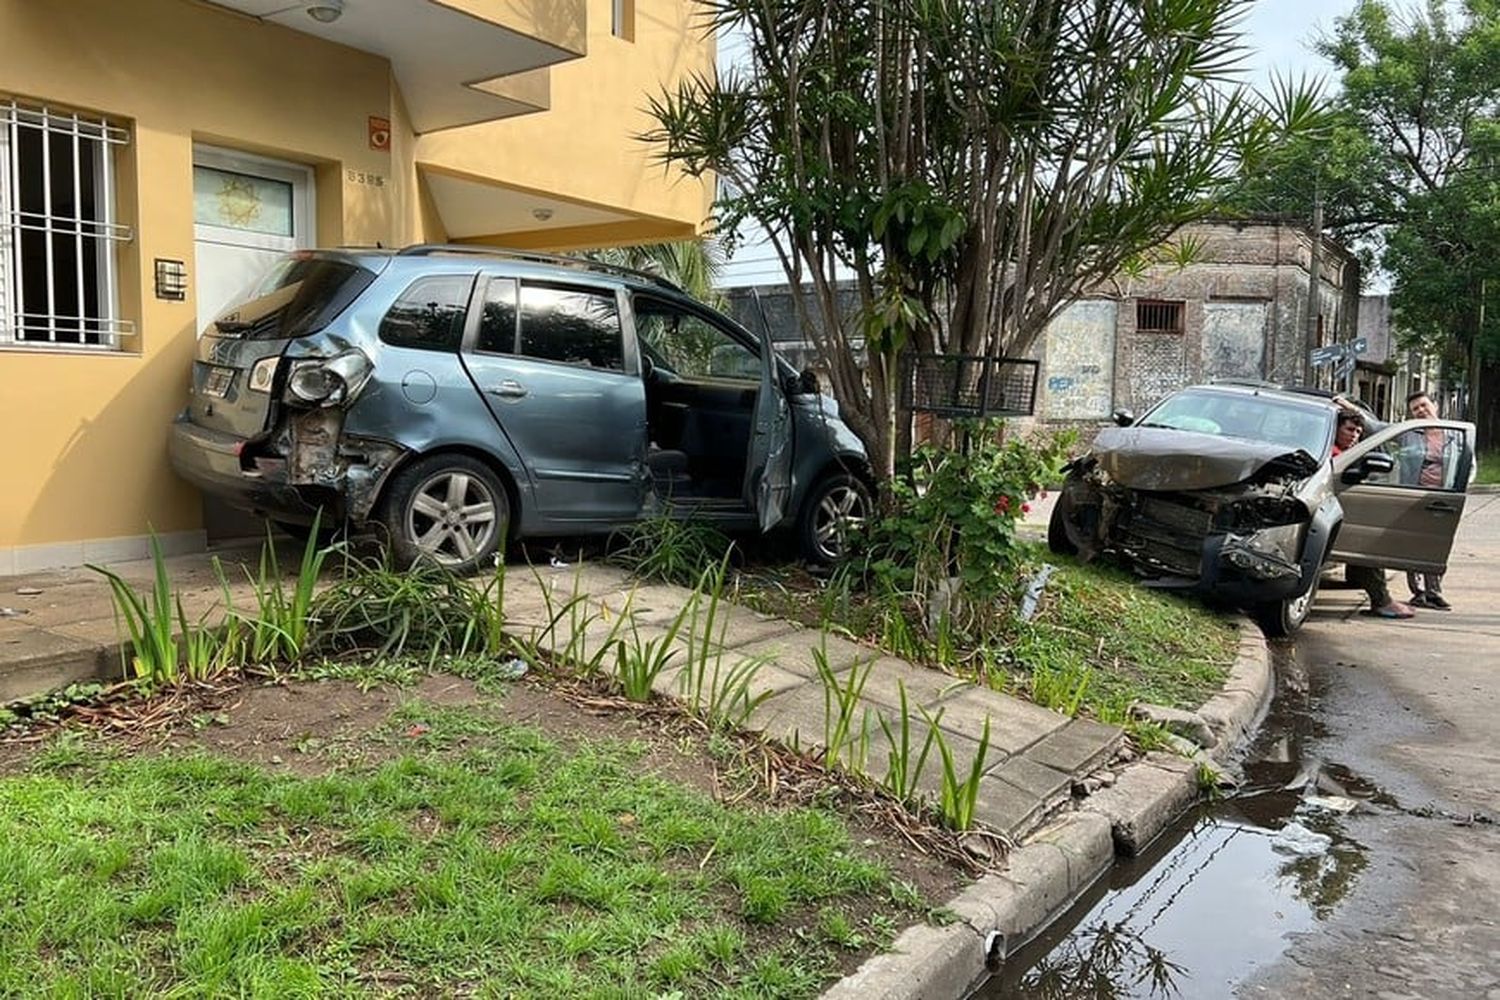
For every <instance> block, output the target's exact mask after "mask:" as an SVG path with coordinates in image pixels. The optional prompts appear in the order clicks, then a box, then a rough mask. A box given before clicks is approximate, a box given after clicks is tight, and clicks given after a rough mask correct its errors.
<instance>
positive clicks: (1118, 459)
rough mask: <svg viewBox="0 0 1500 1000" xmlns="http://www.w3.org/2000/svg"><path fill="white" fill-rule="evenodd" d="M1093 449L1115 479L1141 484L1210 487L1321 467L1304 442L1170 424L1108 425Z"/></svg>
mask: <svg viewBox="0 0 1500 1000" xmlns="http://www.w3.org/2000/svg"><path fill="white" fill-rule="evenodd" d="M1092 453H1093V456H1094V458H1095V460H1096V461H1098V463H1099V467H1100V468H1101V469H1103V470H1104V472H1105V473H1107V474H1108V475H1109V477H1110V478H1111V479H1113V480H1114V481H1115V482H1117V483H1119V484H1120V485H1122V486H1126V487H1129V488H1130V489H1135V490H1171V491H1176V490H1207V489H1213V488H1215V487H1219V486H1232V485H1234V484H1235V483H1241V482H1244V481H1245V480H1247V479H1250V478H1251V477H1254V476H1256V475H1257V474H1262V475H1263V476H1265V477H1270V476H1274V475H1291V476H1293V477H1295V478H1297V479H1303V478H1306V477H1307V476H1310V475H1312V474H1313V473H1314V472H1316V471H1318V462H1317V459H1315V458H1313V457H1312V456H1311V455H1309V454H1308V453H1307V452H1305V451H1303V450H1302V449H1300V448H1296V449H1292V450H1291V451H1288V450H1287V448H1286V446H1285V445H1280V444H1269V443H1267V442H1263V441H1248V440H1245V439H1243V438H1229V437H1219V436H1217V435H1214V434H1200V433H1198V432H1196V431H1179V430H1170V429H1168V428H1165V427H1107V428H1105V429H1104V430H1102V431H1100V432H1099V436H1098V437H1096V438H1095V439H1094V447H1093V449H1092Z"/></svg>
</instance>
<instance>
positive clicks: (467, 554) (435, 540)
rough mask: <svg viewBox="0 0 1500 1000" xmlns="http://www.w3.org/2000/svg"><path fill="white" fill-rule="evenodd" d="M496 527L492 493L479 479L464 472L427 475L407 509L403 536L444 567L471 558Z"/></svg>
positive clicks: (487, 543)
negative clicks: (428, 476) (404, 534)
mask: <svg viewBox="0 0 1500 1000" xmlns="http://www.w3.org/2000/svg"><path fill="white" fill-rule="evenodd" d="M498 528H499V525H498V524H497V523H496V517H495V496H494V494H493V493H492V492H490V488H489V486H488V485H487V484H486V483H485V482H484V481H483V480H482V479H480V478H479V477H478V476H473V475H470V474H469V473H468V472H464V471H459V470H452V471H446V472H439V473H438V474H436V475H434V476H432V477H430V478H428V479H427V480H426V481H424V482H423V483H422V485H421V486H420V487H418V489H417V490H416V492H415V493H413V494H412V499H411V503H410V504H409V505H408V506H407V508H406V537H407V538H409V539H411V541H412V543H413V544H414V545H416V547H417V548H419V549H421V550H422V552H423V553H425V554H426V555H428V556H430V557H431V558H432V559H433V560H434V561H436V562H437V563H439V564H440V565H443V566H457V565H459V564H460V563H463V562H466V561H468V560H470V559H472V558H474V555H475V554H476V553H478V552H481V551H483V550H484V548H485V547H486V546H487V545H489V543H490V540H491V539H492V538H493V537H494V534H495V532H496V531H497V530H498Z"/></svg>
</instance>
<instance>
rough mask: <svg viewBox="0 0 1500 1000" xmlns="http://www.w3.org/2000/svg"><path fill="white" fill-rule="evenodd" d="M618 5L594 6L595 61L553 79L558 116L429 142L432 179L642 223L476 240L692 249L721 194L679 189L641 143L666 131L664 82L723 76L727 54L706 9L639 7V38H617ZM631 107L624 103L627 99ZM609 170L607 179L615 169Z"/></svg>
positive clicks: (663, 2)
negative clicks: (618, 213)
mask: <svg viewBox="0 0 1500 1000" xmlns="http://www.w3.org/2000/svg"><path fill="white" fill-rule="evenodd" d="M610 7H611V0H589V8H588V14H589V17H588V52H589V54H588V58H587V59H583V60H575V61H573V62H569V63H563V64H561V65H558V66H553V67H552V68H551V91H552V93H551V105H550V108H549V110H548V112H547V113H546V114H545V115H529V116H524V117H519V118H510V119H506V120H503V121H495V122H486V123H484V124H481V125H471V126H468V127H466V128H456V129H445V130H444V131H442V132H435V133H430V134H428V135H424V136H422V138H421V139H420V140H419V141H418V143H417V159H418V161H419V162H420V163H421V164H422V165H423V167H424V169H429V170H432V171H434V172H438V173H448V174H451V175H453V176H457V177H464V178H496V179H503V184H504V186H505V187H507V188H510V189H513V190H516V191H523V192H524V191H537V192H547V193H549V194H550V195H551V196H552V197H557V198H561V199H563V200H571V201H576V202H578V203H580V204H603V205H629V206H630V207H631V211H632V213H633V214H635V215H636V216H637V218H636V219H634V220H632V221H629V222H625V223H618V224H614V225H609V226H605V227H591V228H587V229H582V228H581V229H579V230H578V231H575V232H569V231H558V230H556V229H538V230H536V231H533V232H507V233H503V234H490V235H484V236H477V237H473V238H472V239H471V240H467V241H471V242H503V243H505V244H506V245H508V246H516V247H546V248H549V249H579V248H589V247H595V246H599V245H600V244H601V241H603V242H605V243H613V244H617V245H620V244H626V243H632V242H648V241H658V240H662V239H689V238H692V237H693V236H695V235H696V234H697V233H698V232H699V231H700V230H701V228H702V226H703V225H705V224H706V222H707V220H708V217H709V213H710V210H711V207H712V203H713V188H712V185H704V184H701V183H699V182H697V181H690V180H686V179H678V180H673V179H672V178H671V176H670V174H669V173H668V171H666V170H665V169H664V168H663V167H662V166H661V165H660V164H658V163H655V162H654V161H653V159H652V157H653V148H652V147H651V146H650V145H649V144H647V143H645V142H642V141H640V140H639V139H638V138H637V137H638V136H639V135H641V134H642V133H645V132H647V131H648V130H650V129H651V128H653V127H654V124H655V123H654V120H653V119H652V118H651V117H650V116H649V115H648V114H647V112H646V111H645V108H646V106H647V101H646V98H647V95H651V96H657V95H658V94H659V93H660V92H661V90H662V87H663V83H664V81H673V80H679V79H682V78H683V77H684V76H686V75H687V74H689V73H712V72H713V67H714V59H715V54H716V47H715V43H714V40H713V38H712V37H711V36H708V37H706V36H705V35H704V30H703V16H702V12H701V9H700V8H699V7H698V6H697V4H695V3H690V2H688V3H685V2H682V0H634V2H633V3H631V4H627V7H630V8H632V9H633V10H634V31H633V38H631V39H624V38H617V37H615V36H614V35H613V34H612V33H611V19H610ZM622 98H623V99H622ZM606 167H607V169H604V168H606Z"/></svg>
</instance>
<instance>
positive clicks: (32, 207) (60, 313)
mask: <svg viewBox="0 0 1500 1000" xmlns="http://www.w3.org/2000/svg"><path fill="white" fill-rule="evenodd" d="M128 141H129V133H128V132H127V131H126V130H125V129H124V128H122V127H120V126H119V125H116V124H113V123H111V122H109V121H108V120H106V119H103V118H99V117H95V116H90V115H82V114H78V113H75V112H72V111H62V110H58V109H55V108H48V107H45V106H42V105H34V104H27V103H23V102H20V101H17V100H14V99H11V98H7V97H4V96H0V347H6V346H20V345H26V346H31V345H37V346H47V345H55V346H63V347H99V348H105V349H110V348H116V347H118V346H119V344H120V337H121V336H122V335H124V334H128V333H130V332H131V331H132V328H131V325H130V324H129V323H127V322H125V321H123V320H121V318H120V315H119V304H118V285H119V276H118V264H117V256H116V255H117V251H118V248H119V246H120V244H122V243H124V242H127V241H128V240H129V239H130V229H129V227H128V226H124V225H121V224H120V223H118V222H117V221H116V220H115V187H116V180H115V169H114V155H113V154H114V150H115V148H117V147H120V146H123V145H125V144H126V142H128Z"/></svg>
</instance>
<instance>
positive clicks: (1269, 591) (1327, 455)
mask: <svg viewBox="0 0 1500 1000" xmlns="http://www.w3.org/2000/svg"><path fill="white" fill-rule="evenodd" d="M1338 412H1339V411H1338V407H1337V406H1336V405H1335V404H1334V402H1333V400H1332V399H1331V398H1329V397H1328V396H1326V395H1324V394H1317V393H1313V392H1308V391H1289V390H1284V389H1280V388H1277V387H1275V386H1270V385H1263V384H1258V383H1257V384H1239V383H1215V384H1212V385H1200V386H1192V387H1189V388H1185V389H1182V390H1179V391H1178V392H1175V393H1173V394H1172V395H1170V396H1168V397H1166V398H1165V399H1163V400H1162V401H1161V402H1159V403H1157V404H1156V405H1155V406H1153V407H1152V408H1151V409H1150V410H1149V411H1147V412H1146V413H1145V414H1144V415H1143V416H1141V417H1140V419H1138V420H1137V419H1134V418H1132V417H1131V416H1130V415H1129V414H1120V415H1118V416H1117V418H1116V422H1117V423H1118V424H1119V425H1120V426H1116V427H1110V428H1106V429H1105V430H1103V431H1101V432H1100V433H1099V435H1098V437H1096V438H1095V440H1094V443H1093V446H1092V447H1091V448H1090V450H1089V451H1088V453H1086V454H1085V455H1082V456H1081V457H1079V458H1077V459H1075V460H1074V461H1073V462H1071V463H1070V464H1069V465H1068V467H1067V470H1066V478H1065V480H1064V483H1063V488H1062V493H1061V495H1060V496H1059V498H1058V502H1057V505H1056V506H1055V507H1054V509H1053V513H1052V521H1051V524H1050V526H1049V530H1048V541H1049V544H1050V545H1051V547H1052V548H1053V550H1054V551H1058V552H1066V553H1076V554H1078V555H1079V556H1080V557H1082V558H1084V559H1092V558H1095V557H1106V558H1109V559H1112V560H1114V561H1116V562H1118V563H1121V564H1123V565H1125V566H1127V567H1128V568H1130V569H1132V570H1134V571H1135V572H1137V573H1139V574H1140V575H1142V576H1143V577H1148V578H1152V579H1153V580H1154V581H1155V582H1156V583H1157V584H1159V585H1163V586H1176V587H1183V588H1190V589H1193V590H1197V591H1198V592H1200V593H1203V594H1205V595H1207V596H1209V597H1212V598H1215V599H1218V600H1222V601H1225V602H1228V603H1231V604H1234V605H1237V606H1239V607H1241V608H1243V609H1244V610H1245V611H1247V612H1248V613H1249V614H1250V615H1251V616H1252V617H1254V618H1255V620H1256V621H1257V622H1258V623H1259V624H1260V625H1261V627H1262V628H1263V629H1264V630H1265V632H1266V633H1267V634H1268V635H1272V636H1285V635H1290V634H1291V633H1292V632H1294V631H1295V630H1296V629H1297V628H1299V627H1300V626H1301V625H1302V623H1303V622H1304V621H1305V620H1306V618H1307V614H1308V611H1309V609H1310V607H1311V605H1312V601H1313V598H1314V596H1315V595H1316V593H1317V586H1318V579H1319V576H1320V573H1321V569H1322V567H1323V565H1324V563H1325V562H1328V561H1337V562H1343V563H1347V564H1352V565H1366V566H1383V567H1387V568H1391V569H1412V570H1418V571H1421V572H1442V571H1443V569H1444V568H1445V567H1446V565H1447V561H1448V555H1449V552H1450V551H1451V550H1452V547H1453V537H1454V533H1455V532H1456V530H1457V528H1458V522H1459V518H1460V516H1461V515H1462V513H1463V506H1464V496H1465V490H1466V489H1467V487H1468V483H1469V481H1470V480H1471V479H1472V478H1473V468H1474V427H1473V425H1472V424H1466V423H1461V422H1458V421H1452V420H1408V421H1404V422H1402V423H1398V424H1391V425H1388V426H1385V427H1383V428H1381V429H1379V430H1376V431H1375V432H1373V433H1371V434H1370V435H1368V436H1367V437H1365V438H1364V439H1362V440H1361V441H1359V442H1358V444H1356V445H1355V446H1354V447H1352V448H1350V449H1348V450H1347V451H1344V452H1342V453H1341V454H1339V455H1336V456H1335V455H1334V454H1333V453H1332V452H1333V440H1334V430H1335V425H1336V422H1337V417H1338ZM1429 430H1430V431H1433V432H1434V433H1438V434H1441V435H1443V437H1444V440H1445V442H1446V445H1445V447H1444V449H1443V455H1444V469H1443V477H1442V482H1441V485H1440V486H1437V487H1432V486H1422V485H1419V484H1418V476H1417V473H1416V468H1417V465H1416V464H1414V463H1412V462H1411V461H1410V460H1409V456H1410V455H1412V454H1416V453H1420V452H1422V451H1423V449H1424V448H1425V445H1424V443H1423V442H1424V441H1425V440H1426V439H1425V437H1424V435H1425V434H1426V433H1427V432H1428V431H1429Z"/></svg>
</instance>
